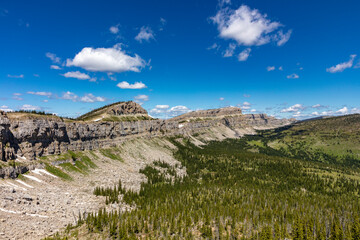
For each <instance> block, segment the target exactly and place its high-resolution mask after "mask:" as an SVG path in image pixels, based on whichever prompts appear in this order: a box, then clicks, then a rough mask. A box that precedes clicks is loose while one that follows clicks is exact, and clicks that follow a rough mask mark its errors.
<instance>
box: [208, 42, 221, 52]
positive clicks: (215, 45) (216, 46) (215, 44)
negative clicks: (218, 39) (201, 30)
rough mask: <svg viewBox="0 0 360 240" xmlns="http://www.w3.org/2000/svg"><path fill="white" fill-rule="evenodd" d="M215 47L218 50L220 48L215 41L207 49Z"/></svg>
mask: <svg viewBox="0 0 360 240" xmlns="http://www.w3.org/2000/svg"><path fill="white" fill-rule="evenodd" d="M212 49H215V50H216V51H217V50H219V49H220V46H219V45H218V44H217V43H214V44H213V45H211V46H210V47H208V48H207V50H212Z"/></svg>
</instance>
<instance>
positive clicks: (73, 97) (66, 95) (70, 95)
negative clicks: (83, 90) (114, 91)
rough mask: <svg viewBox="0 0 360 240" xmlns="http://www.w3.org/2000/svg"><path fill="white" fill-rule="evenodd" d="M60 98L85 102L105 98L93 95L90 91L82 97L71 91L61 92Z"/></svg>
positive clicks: (101, 100)
mask: <svg viewBox="0 0 360 240" xmlns="http://www.w3.org/2000/svg"><path fill="white" fill-rule="evenodd" d="M61 99H65V100H70V101H73V102H86V103H93V102H104V101H106V98H104V97H97V96H94V95H93V94H92V93H88V94H85V95H84V96H82V97H79V96H78V95H76V94H75V93H72V92H70V91H67V92H65V93H63V95H62V96H61Z"/></svg>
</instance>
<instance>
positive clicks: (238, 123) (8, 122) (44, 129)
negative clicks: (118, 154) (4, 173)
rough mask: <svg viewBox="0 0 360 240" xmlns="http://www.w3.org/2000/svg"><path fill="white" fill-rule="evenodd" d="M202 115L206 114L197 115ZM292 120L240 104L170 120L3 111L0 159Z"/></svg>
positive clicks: (286, 122) (282, 123)
mask: <svg viewBox="0 0 360 240" xmlns="http://www.w3.org/2000/svg"><path fill="white" fill-rule="evenodd" d="M122 106H123V105H122ZM134 106H136V105H134ZM130 107H131V106H130ZM136 107H137V108H138V106H136ZM140 107H141V106H140ZM122 109H128V108H127V107H124V108H122ZM132 109H134V108H132ZM107 110H109V109H107ZM113 110H114V111H115V113H113V114H118V112H117V111H118V110H119V109H116V108H115V109H114V108H112V110H110V111H113ZM119 111H120V110H119ZM139 111H140V112H144V111H145V110H144V111H142V110H141V109H138V110H136V111H135V112H136V113H138V112H139ZM145 112H146V111H145ZM136 113H135V114H136ZM199 116H202V117H203V118H195V119H194V117H199ZM291 122H293V120H288V119H282V120H280V119H276V118H273V117H269V116H267V115H265V114H245V115H243V114H241V110H240V109H239V108H232V109H231V108H227V109H219V110H211V111H208V112H193V113H191V114H188V115H185V116H180V117H177V118H174V119H169V120H140V121H114V122H107V121H98V122H91V121H65V120H63V119H61V118H57V117H42V118H40V117H39V118H27V117H25V118H24V117H23V118H10V117H8V116H7V115H6V114H5V113H3V112H2V113H0V160H2V161H7V160H10V159H15V158H17V157H25V158H26V159H27V160H31V159H35V158H37V157H40V156H46V155H51V154H60V153H63V152H66V151H68V150H73V151H82V150H91V149H98V148H104V147H110V146H115V145H117V144H120V143H121V142H123V141H125V140H126V139H129V138H131V137H141V136H142V137H153V136H164V135H169V136H170V135H175V134H183V135H191V134H193V133H198V132H201V131H205V130H207V129H211V128H218V129H225V128H226V129H249V128H251V129H264V128H274V127H279V126H283V125H286V124H289V123H291ZM221 131H222V130H221Z"/></svg>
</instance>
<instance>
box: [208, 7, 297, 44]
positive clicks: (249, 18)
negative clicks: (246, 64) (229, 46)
mask: <svg viewBox="0 0 360 240" xmlns="http://www.w3.org/2000/svg"><path fill="white" fill-rule="evenodd" d="M211 19H212V21H213V22H214V23H215V24H216V25H217V28H218V30H219V35H220V37H222V38H224V39H232V40H235V41H236V42H237V43H238V44H239V45H244V46H260V45H264V44H267V43H269V42H271V41H274V42H277V44H278V45H279V46H280V45H283V44H285V43H286V42H287V41H288V40H289V38H290V35H291V32H289V31H288V32H287V33H286V34H284V33H283V31H282V30H279V31H278V32H275V30H277V29H279V28H281V27H282V24H281V23H280V22H276V21H271V20H270V19H268V17H267V15H266V14H261V13H260V12H259V10H257V9H250V7H248V6H246V5H242V6H240V7H239V8H238V9H236V10H233V9H230V8H228V7H225V8H221V9H220V10H219V11H218V12H217V14H216V15H215V16H214V17H212V18H211Z"/></svg>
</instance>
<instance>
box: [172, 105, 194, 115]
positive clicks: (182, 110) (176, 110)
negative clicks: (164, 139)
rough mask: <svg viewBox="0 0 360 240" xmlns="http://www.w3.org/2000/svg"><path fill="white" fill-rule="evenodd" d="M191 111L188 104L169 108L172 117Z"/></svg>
mask: <svg viewBox="0 0 360 240" xmlns="http://www.w3.org/2000/svg"><path fill="white" fill-rule="evenodd" d="M188 112H191V110H190V109H189V108H188V107H186V106H181V105H179V106H175V107H172V108H170V109H169V111H168V113H169V116H170V117H175V116H179V115H181V114H184V113H188Z"/></svg>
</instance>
